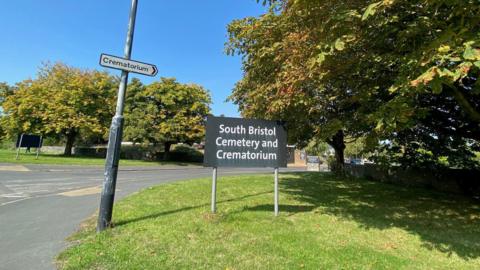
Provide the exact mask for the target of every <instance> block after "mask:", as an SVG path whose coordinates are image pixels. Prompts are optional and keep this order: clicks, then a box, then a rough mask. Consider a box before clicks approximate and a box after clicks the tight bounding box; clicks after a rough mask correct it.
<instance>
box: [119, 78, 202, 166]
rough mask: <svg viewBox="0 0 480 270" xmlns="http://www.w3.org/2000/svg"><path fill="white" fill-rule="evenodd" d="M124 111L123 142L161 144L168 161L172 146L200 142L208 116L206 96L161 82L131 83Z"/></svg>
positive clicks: (199, 90)
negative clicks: (147, 83)
mask: <svg viewBox="0 0 480 270" xmlns="http://www.w3.org/2000/svg"><path fill="white" fill-rule="evenodd" d="M129 89H130V91H131V92H130V97H129V98H128V99H127V106H126V110H125V119H126V125H125V133H124V134H125V139H126V140H131V141H133V142H136V143H152V144H154V145H156V144H163V146H164V152H165V156H164V159H168V156H169V152H170V148H171V145H172V144H175V143H179V142H183V143H188V144H192V143H193V142H199V141H200V140H202V139H203V137H204V134H205V127H204V122H205V118H206V116H207V115H208V114H209V113H210V107H209V105H210V103H211V99H210V95H209V93H208V91H207V90H205V89H204V88H203V87H201V86H199V85H196V84H182V83H179V82H177V81H176V79H173V78H162V79H161V80H160V81H159V82H154V83H152V84H150V85H147V86H144V85H143V84H141V82H140V81H138V80H133V81H132V83H131V84H130V86H129Z"/></svg>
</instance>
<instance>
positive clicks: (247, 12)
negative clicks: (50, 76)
mask: <svg viewBox="0 0 480 270" xmlns="http://www.w3.org/2000/svg"><path fill="white" fill-rule="evenodd" d="M138 2H139V3H138V11H137V21H136V28H135V37H134V42H133V51H132V59H133V60H138V61H141V62H146V63H152V64H155V65H156V66H157V67H158V69H159V73H158V75H157V77H155V78H150V77H145V76H141V75H135V74H131V75H130V79H131V78H133V77H137V78H139V79H140V80H142V82H144V83H150V82H152V81H153V80H159V79H160V77H175V78H177V80H178V81H180V82H182V83H197V84H199V85H202V86H203V87H205V88H206V89H208V90H209V91H210V93H211V95H212V100H213V104H212V112H213V114H214V115H220V114H224V115H225V116H233V117H235V116H238V115H239V112H238V108H237V106H235V105H234V104H232V103H227V102H225V100H226V98H227V97H228V96H229V95H230V93H231V91H232V89H233V87H234V85H235V83H236V82H237V81H238V80H240V79H241V78H242V70H241V58H240V57H239V56H235V57H232V56H228V55H226V54H225V53H224V44H225V42H226V41H227V30H226V29H227V25H228V23H230V22H231V21H232V20H234V19H240V18H244V17H247V16H258V15H260V14H262V13H264V12H265V8H264V7H263V6H262V5H260V4H258V3H257V2H256V1H255V0H139V1H138ZM130 5H131V0H42V1H39V0H15V1H4V3H2V8H1V9H0V25H1V30H0V37H1V38H0V57H1V60H2V64H1V65H0V82H7V83H9V84H12V85H13V84H15V83H16V82H19V81H22V80H25V79H28V78H35V76H36V72H37V70H38V67H39V66H40V65H41V64H42V62H47V61H49V62H57V61H61V62H64V63H66V64H68V65H71V66H75V67H80V68H88V69H98V70H105V68H103V67H100V66H99V64H98V62H99V57H100V54H101V53H107V54H112V55H118V56H122V57H123V50H124V46H125V39H126V31H127V24H128V14H129V9H130ZM110 73H111V74H113V75H120V71H117V70H110ZM127 91H128V90H127ZM127 95H128V92H127Z"/></svg>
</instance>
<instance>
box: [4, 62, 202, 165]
mask: <svg viewBox="0 0 480 270" xmlns="http://www.w3.org/2000/svg"><path fill="white" fill-rule="evenodd" d="M118 82H119V80H118V78H116V77H114V76H111V75H109V74H108V73H106V72H100V71H95V70H82V69H79V68H74V67H71V66H67V65H65V64H62V63H57V64H53V65H52V64H46V65H43V66H42V67H41V68H40V70H39V73H38V76H37V78H35V79H29V80H25V81H22V82H20V83H17V84H16V85H15V86H14V87H11V86H8V85H7V84H5V83H2V84H0V106H1V107H2V115H1V118H0V121H1V127H2V130H1V132H4V133H5V134H4V137H9V138H15V137H16V136H17V134H20V133H32V134H40V135H43V136H44V137H51V138H55V139H58V140H60V141H64V142H65V151H64V154H65V155H71V154H72V148H73V146H74V145H75V144H76V143H78V142H79V141H84V142H85V141H99V142H102V141H103V142H105V140H106V139H107V137H108V128H109V126H110V123H111V119H112V117H113V114H114V109H115V100H116V92H117V89H118ZM210 103H211V99H210V95H209V93H208V91H207V90H205V89H204V88H202V87H201V86H198V85H195V84H181V83H179V82H177V81H176V80H175V79H166V78H162V79H161V80H160V81H158V82H153V83H151V84H149V85H143V84H142V83H141V82H140V81H139V80H138V79H133V80H132V82H131V83H130V84H129V87H128V90H127V99H126V109H125V118H126V125H125V132H124V140H130V141H133V142H137V143H147V144H164V146H165V151H166V153H167V156H168V152H169V150H170V146H171V145H172V144H174V143H178V142H185V143H190V144H191V143H193V142H200V141H201V140H202V138H203V136H204V133H205V129H204V121H205V118H206V116H207V114H209V113H210V107H209V105H210ZM0 135H1V134H0Z"/></svg>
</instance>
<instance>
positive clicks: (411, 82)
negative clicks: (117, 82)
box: [227, 0, 480, 166]
mask: <svg viewBox="0 0 480 270" xmlns="http://www.w3.org/2000/svg"><path fill="white" fill-rule="evenodd" d="M264 2H267V3H271V4H272V3H273V4H272V5H271V9H270V12H268V13H267V14H265V15H264V16H261V17H259V18H246V19H243V20H237V21H234V22H233V23H231V24H230V26H229V33H230V41H229V43H228V44H227V51H228V52H229V53H235V52H237V53H240V54H242V55H243V56H244V58H243V59H244V62H243V64H244V65H243V66H244V71H245V76H244V78H243V79H242V80H241V81H240V82H239V83H238V84H237V86H236V88H235V89H234V92H233V95H232V99H233V100H234V101H235V102H236V103H237V104H239V105H240V109H241V111H242V113H243V114H245V115H256V116H260V117H267V118H284V119H286V120H287V121H289V122H290V123H291V125H292V129H291V131H292V132H293V134H292V135H293V136H292V138H293V139H294V140H296V141H302V138H301V137H302V135H303V136H305V134H311V135H312V136H315V137H323V138H325V140H326V141H327V142H329V143H330V144H331V145H332V147H333V148H334V149H335V151H336V153H337V154H336V155H337V164H338V165H339V166H341V165H340V163H343V150H344V149H345V144H344V141H345V140H344V137H345V136H348V137H351V138H356V137H360V136H362V137H363V136H365V137H366V138H367V140H366V142H367V145H368V146H369V147H373V146H378V142H381V141H383V142H385V140H390V141H392V142H393V141H396V142H395V143H400V144H403V145H402V147H401V148H402V149H403V152H402V153H406V152H409V151H405V148H409V144H408V143H406V142H408V141H409V140H406V139H405V138H406V136H407V133H409V134H422V136H416V137H415V138H416V139H423V140H425V141H423V142H422V146H421V147H424V148H425V147H426V148H435V149H427V150H436V149H437V150H438V149H441V150H439V151H437V152H438V153H439V154H440V153H443V154H445V155H447V156H449V155H452V153H454V152H458V150H459V147H460V148H462V149H463V150H466V151H470V153H472V151H474V150H475V149H474V148H475V147H472V146H475V145H478V140H476V139H475V137H476V136H477V135H478V111H479V104H478V93H479V91H478V88H479V85H478V83H477V78H478V67H479V66H480V64H479V60H480V50H479V32H478V26H479V18H478V13H479V8H480V5H479V4H478V1H444V0H435V1H406V0H402V1H395V0H385V1H308V0H295V1H293V0H284V1H264ZM440 94H442V96H441V97H440V96H439V95H440ZM452 103H453V105H452ZM455 105H456V106H455ZM447 108H450V109H452V108H455V110H454V111H452V113H449V114H448V115H445V114H444V115H443V116H442V119H438V117H437V119H436V121H430V120H431V119H433V118H434V117H436V116H437V115H438V112H439V111H442V110H444V109H447ZM452 119H453V120H452ZM449 121H450V122H455V123H453V124H451V123H450V124H449V126H450V127H452V128H458V127H459V126H461V127H462V128H461V129H462V132H455V131H454V132H452V131H450V132H448V133H445V132H446V130H445V129H441V128H438V127H435V126H434V125H439V123H441V124H442V123H447V122H449ZM426 127H428V128H426ZM475 129H476V130H477V131H475ZM289 131H290V130H289ZM431 131H435V133H430V134H429V133H428V132H431ZM402 134H405V135H404V136H403V135H402ZM428 137H430V138H428ZM410 138H412V137H410ZM438 138H442V140H443V141H455V143H449V144H442V143H438V142H435V140H437V139H438ZM402 140H403V142H400V141H402ZM383 145H385V144H383ZM439 147H440V148H439ZM417 148H418V147H417ZM467 148H469V149H467ZM423 150H425V149H423ZM458 156H459V155H457V157H458ZM464 161H465V162H467V160H464ZM413 162H414V161H413Z"/></svg>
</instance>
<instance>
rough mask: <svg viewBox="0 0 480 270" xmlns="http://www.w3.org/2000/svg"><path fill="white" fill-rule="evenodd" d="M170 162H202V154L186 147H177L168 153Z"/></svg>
mask: <svg viewBox="0 0 480 270" xmlns="http://www.w3.org/2000/svg"><path fill="white" fill-rule="evenodd" d="M169 160H170V161H179V162H203V153H202V152H200V151H198V150H197V149H195V148H193V147H190V146H187V145H177V146H176V147H175V148H174V149H173V150H172V151H171V152H170V158H169Z"/></svg>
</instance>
